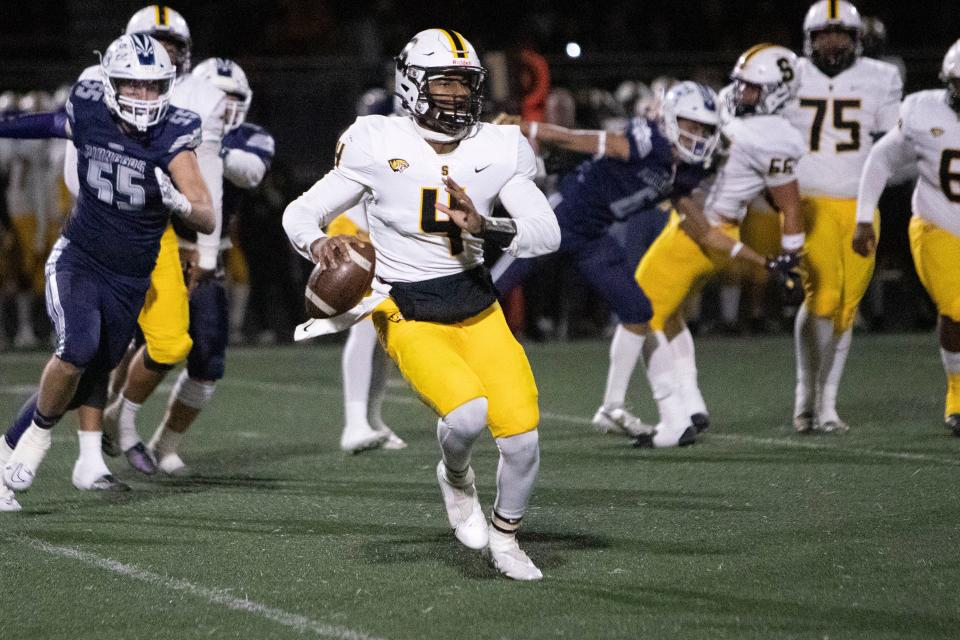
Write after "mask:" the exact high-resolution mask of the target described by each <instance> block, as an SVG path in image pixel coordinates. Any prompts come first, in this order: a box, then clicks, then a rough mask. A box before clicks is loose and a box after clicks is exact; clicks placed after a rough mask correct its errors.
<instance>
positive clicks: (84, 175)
mask: <svg viewBox="0 0 960 640" xmlns="http://www.w3.org/2000/svg"><path fill="white" fill-rule="evenodd" d="M100 67H101V74H100V76H101V77H100V79H99V80H84V81H81V82H78V83H77V84H76V85H74V87H73V89H72V90H71V93H70V97H69V99H68V101H67V104H66V107H65V110H64V111H61V112H56V113H44V114H33V115H25V116H20V117H18V118H14V119H11V120H5V121H3V122H0V136H2V137H18V138H38V137H60V138H70V139H72V140H73V142H74V144H75V145H76V147H77V149H78V150H79V169H80V171H79V175H80V176H81V185H80V195H79V198H78V200H77V203H76V205H75V207H74V209H73V211H72V212H71V214H70V218H69V220H68V221H67V223H66V225H65V227H64V230H63V234H62V236H61V238H60V239H59V240H58V241H57V243H56V245H55V246H54V249H53V252H52V253H51V255H50V257H49V259H48V260H47V264H46V280H47V283H46V299H47V312H48V314H49V315H50V319H51V321H52V323H53V325H54V328H55V330H56V334H57V347H56V351H55V352H54V354H53V356H52V357H51V358H50V360H49V362H48V363H47V365H46V368H45V369H44V372H43V376H42V377H41V379H40V387H39V390H38V392H37V393H36V394H34V396H33V397H32V398H31V399H30V400H29V401H28V402H27V403H26V404H25V405H24V407H23V409H22V410H21V412H20V414H19V416H18V417H17V418H16V419H15V421H14V422H13V424H12V426H11V427H10V429H9V430H8V431H7V434H6V437H5V438H4V439H3V440H2V442H0V464H2V466H3V481H4V484H5V485H6V487H8V488H10V489H14V490H23V489H27V488H29V487H30V485H31V484H32V482H33V479H34V477H35V475H36V473H37V470H38V468H39V466H40V463H41V461H42V460H43V458H44V456H45V455H46V452H47V450H48V449H49V448H50V443H51V437H50V434H51V428H52V427H53V426H54V425H55V424H56V423H57V422H58V421H59V420H60V418H61V417H62V416H63V414H64V413H65V412H66V411H68V410H70V409H79V417H80V425H81V432H82V433H81V438H80V446H81V447H88V448H95V449H97V450H99V448H100V433H99V427H100V419H101V416H102V409H103V405H104V402H105V400H106V386H107V377H108V375H109V372H110V370H111V369H112V368H113V367H114V366H116V364H117V362H118V361H119V360H120V358H121V356H122V355H123V352H124V351H125V349H126V348H127V344H128V343H129V342H130V340H131V338H132V337H133V333H134V330H135V328H136V322H137V313H138V312H139V311H140V307H141V306H142V305H143V302H144V297H145V295H146V292H147V288H148V287H149V281H150V272H151V270H152V269H153V265H154V262H155V261H156V257H157V253H158V251H159V244H160V236H161V234H162V233H163V231H164V229H165V228H166V226H167V223H168V220H169V218H170V214H171V213H173V214H175V215H176V216H177V217H179V218H180V219H181V220H183V221H185V222H186V223H187V224H188V225H190V226H192V227H194V228H196V229H198V230H202V231H205V232H209V231H210V230H211V229H212V228H213V224H214V217H213V215H214V214H213V208H212V205H211V201H210V194H209V192H208V190H207V188H206V186H205V184H204V182H203V179H202V177H201V175H200V172H199V168H198V166H197V159H196V156H195V155H194V152H193V149H194V148H195V147H196V146H197V145H198V144H199V141H200V121H199V118H198V117H197V115H196V114H195V113H193V112H191V111H186V110H183V109H171V108H170V105H169V99H170V90H171V86H172V84H173V79H174V77H175V69H174V66H173V64H171V61H170V58H169V56H168V54H167V53H166V51H165V50H164V48H163V47H162V46H161V45H160V43H159V42H157V41H155V40H154V39H153V38H151V37H149V36H146V35H133V36H121V37H120V38H118V39H117V40H115V41H114V42H113V43H112V44H111V45H110V47H109V48H108V49H107V51H106V53H105V54H104V55H103V58H102V61H101V65H100ZM91 427H93V428H95V429H96V430H91ZM83 432H86V433H89V434H90V436H91V437H89V438H84V437H83ZM101 461H102V458H101ZM73 483H74V485H75V486H77V487H78V488H81V489H90V488H103V489H117V488H124V485H121V484H120V483H118V482H117V481H116V480H114V479H113V477H112V475H111V474H110V471H109V469H107V467H106V465H105V464H103V465H101V467H100V468H93V469H91V468H90V467H89V466H83V467H82V466H81V465H78V466H77V467H75V468H74V474H73ZM17 508H19V505H18V504H17V501H16V499H15V498H14V497H13V496H12V495H11V494H10V493H9V490H8V489H6V488H3V489H0V510H8V511H11V510H16V509H17Z"/></svg>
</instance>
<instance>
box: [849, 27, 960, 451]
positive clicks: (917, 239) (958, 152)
mask: <svg viewBox="0 0 960 640" xmlns="http://www.w3.org/2000/svg"><path fill="white" fill-rule="evenodd" d="M940 78H941V80H943V82H944V83H945V84H946V85H947V87H946V89H933V90H930V91H920V92H918V93H913V94H911V95H909V96H907V98H906V99H905V100H904V101H903V104H902V105H901V106H900V119H899V121H898V123H897V126H896V127H895V128H893V129H892V130H891V131H890V132H889V133H887V135H885V136H884V137H883V138H881V139H880V141H879V142H877V144H876V145H874V147H873V149H872V150H871V152H870V156H869V158H867V163H866V165H865V166H864V169H863V176H862V177H861V179H860V194H859V198H858V200H857V231H856V234H855V236H854V239H853V250H854V251H856V252H857V253H859V254H860V255H863V256H869V255H871V254H872V253H873V251H874V249H875V248H876V244H877V238H876V233H875V231H874V229H873V225H872V222H873V211H874V209H875V208H876V206H877V201H878V200H879V199H880V195H881V193H883V188H884V186H885V185H886V183H887V181H888V180H890V177H891V176H893V175H894V174H896V173H897V171H898V170H899V169H901V168H902V167H904V166H908V165H911V164H917V165H918V169H919V173H920V176H919V180H918V181H917V186H916V188H915V189H914V191H913V206H912V208H913V217H912V219H911V220H910V249H911V252H912V253H913V262H914V265H915V266H916V269H917V275H918V276H919V277H920V281H921V282H922V283H923V286H924V287H926V289H927V292H928V293H929V294H930V297H931V298H933V301H934V303H935V304H936V305H937V311H938V313H939V314H940V322H939V328H938V332H939V338H940V356H941V359H942V360H943V367H944V369H945V370H946V374H947V398H946V408H945V409H944V417H945V421H946V426H947V428H948V429H950V430H951V431H952V432H953V434H954V435H956V436H960V269H958V268H957V258H958V257H960V41H957V42H956V43H955V44H954V45H953V46H952V47H951V48H950V50H949V51H948V52H947V55H946V56H945V57H944V60H943V67H942V70H941V74H940Z"/></svg>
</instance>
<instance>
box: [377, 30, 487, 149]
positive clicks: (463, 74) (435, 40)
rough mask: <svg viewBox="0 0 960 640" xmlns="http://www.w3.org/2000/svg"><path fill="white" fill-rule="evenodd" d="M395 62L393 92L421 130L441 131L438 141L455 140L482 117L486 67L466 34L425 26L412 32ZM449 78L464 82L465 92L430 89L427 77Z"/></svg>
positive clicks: (429, 78)
mask: <svg viewBox="0 0 960 640" xmlns="http://www.w3.org/2000/svg"><path fill="white" fill-rule="evenodd" d="M395 60H396V63H397V71H396V86H395V88H394V92H395V93H396V95H397V96H398V97H399V98H400V104H401V106H402V108H403V110H404V111H406V112H407V113H409V114H410V115H412V116H413V118H414V120H416V122H417V124H418V125H420V127H421V128H422V129H426V130H427V131H429V132H434V133H437V134H440V135H439V136H438V140H440V141H443V140H459V139H461V138H463V137H464V136H466V135H467V134H468V133H469V132H470V131H471V130H472V128H473V126H474V125H476V124H477V123H478V122H479V121H480V112H481V111H482V109H483V85H484V80H485V79H486V77H487V70H486V69H484V68H483V66H482V65H481V64H480V59H479V58H478V57H477V51H476V49H474V48H473V45H472V44H470V42H469V41H467V39H466V38H464V37H463V36H461V35H460V34H459V33H457V32H456V31H452V30H450V29H427V30H426V31H421V32H420V33H418V34H417V35H415V36H414V37H413V39H412V40H411V41H410V42H409V43H407V46H405V47H404V48H403V51H401V52H400V55H398V56H397V57H396V58H395ZM451 76H454V77H459V78H463V79H464V80H465V81H466V84H467V86H468V89H469V92H468V94H467V95H465V96H451V95H442V94H441V95H433V94H431V93H430V87H429V83H430V80H431V79H434V78H439V77H451Z"/></svg>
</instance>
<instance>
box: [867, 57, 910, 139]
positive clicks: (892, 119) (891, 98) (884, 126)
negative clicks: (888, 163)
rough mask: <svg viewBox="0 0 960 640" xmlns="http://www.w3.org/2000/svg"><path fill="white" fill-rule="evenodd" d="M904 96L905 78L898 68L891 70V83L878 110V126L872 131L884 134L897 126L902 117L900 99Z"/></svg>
mask: <svg viewBox="0 0 960 640" xmlns="http://www.w3.org/2000/svg"><path fill="white" fill-rule="evenodd" d="M902 98H903V80H902V79H901V78H900V74H899V73H898V72H897V70H896V68H893V69H891V71H890V84H889V85H888V87H887V92H886V93H885V94H884V96H883V101H882V102H881V103H880V108H879V109H878V110H877V122H876V128H875V129H874V131H873V132H872V133H876V134H880V135H882V134H884V133H886V132H887V131H890V130H891V129H893V128H894V127H895V126H897V119H898V118H899V117H900V100H901V99H902Z"/></svg>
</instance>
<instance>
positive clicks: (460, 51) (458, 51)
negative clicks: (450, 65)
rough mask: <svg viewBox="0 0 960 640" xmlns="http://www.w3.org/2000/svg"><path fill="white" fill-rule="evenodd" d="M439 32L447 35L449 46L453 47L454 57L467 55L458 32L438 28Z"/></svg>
mask: <svg viewBox="0 0 960 640" xmlns="http://www.w3.org/2000/svg"><path fill="white" fill-rule="evenodd" d="M440 32H441V33H443V35H445V36H447V39H448V40H449V41H450V48H451V49H453V52H454V54H455V55H456V57H458V58H466V57H467V50H466V48H465V47H464V45H463V40H462V39H461V38H460V34H458V33H457V32H456V31H449V30H447V29H440Z"/></svg>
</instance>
